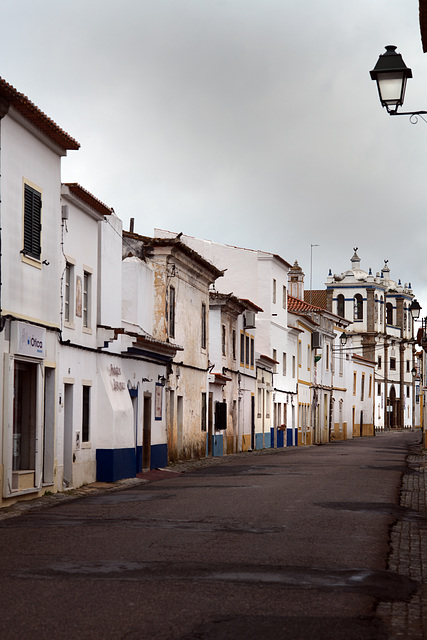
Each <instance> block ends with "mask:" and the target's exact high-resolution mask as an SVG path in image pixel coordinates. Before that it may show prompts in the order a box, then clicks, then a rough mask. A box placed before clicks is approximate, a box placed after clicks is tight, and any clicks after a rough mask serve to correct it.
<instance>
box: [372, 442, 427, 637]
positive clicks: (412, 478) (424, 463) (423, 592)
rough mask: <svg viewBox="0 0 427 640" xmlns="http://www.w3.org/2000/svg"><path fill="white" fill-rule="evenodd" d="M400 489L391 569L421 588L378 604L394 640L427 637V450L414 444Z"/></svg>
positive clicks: (393, 534) (389, 563)
mask: <svg viewBox="0 0 427 640" xmlns="http://www.w3.org/2000/svg"><path fill="white" fill-rule="evenodd" d="M407 465H408V470H407V472H406V473H405V474H404V475H403V478H402V486H401V490H400V508H401V516H400V517H399V518H398V520H397V522H396V523H395V524H394V525H393V527H392V529H391V534H390V554H389V559H388V569H389V571H394V572H395V573H398V574H399V575H402V576H406V577H409V578H412V580H415V581H416V582H417V583H418V584H419V587H418V589H417V591H416V593H415V594H414V595H413V596H412V597H411V598H410V600H409V601H408V602H404V601H398V602H381V603H380V604H379V605H378V607H377V615H379V616H380V617H381V618H382V620H383V622H384V624H385V625H386V626H388V628H389V634H390V635H389V638H390V640H395V639H398V638H407V639H410V640H419V639H422V638H427V451H425V450H423V449H422V446H421V445H415V446H413V447H411V452H410V454H409V456H408V458H407Z"/></svg>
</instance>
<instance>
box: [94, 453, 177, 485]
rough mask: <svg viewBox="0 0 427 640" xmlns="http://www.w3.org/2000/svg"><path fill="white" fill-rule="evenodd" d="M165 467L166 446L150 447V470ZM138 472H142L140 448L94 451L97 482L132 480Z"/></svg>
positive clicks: (166, 457) (166, 463)
mask: <svg viewBox="0 0 427 640" xmlns="http://www.w3.org/2000/svg"><path fill="white" fill-rule="evenodd" d="M167 466H168V447H167V445H166V444H154V445H152V446H151V459H150V469H157V468H158V467H167ZM140 471H142V447H138V448H137V450H136V451H135V449H134V447H129V448H127V449H97V450H96V479H97V480H98V482H117V480H123V479H124V478H134V477H135V476H136V474H137V473H139V472H140Z"/></svg>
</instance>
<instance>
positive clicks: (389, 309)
mask: <svg viewBox="0 0 427 640" xmlns="http://www.w3.org/2000/svg"><path fill="white" fill-rule="evenodd" d="M385 308H386V322H387V324H393V305H392V304H391V302H387V304H386V306H385Z"/></svg>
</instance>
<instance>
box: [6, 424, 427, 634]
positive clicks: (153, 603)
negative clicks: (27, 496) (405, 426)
mask: <svg viewBox="0 0 427 640" xmlns="http://www.w3.org/2000/svg"><path fill="white" fill-rule="evenodd" d="M419 437H420V435H419V433H417V434H414V433H411V432H406V433H402V432H400V433H391V434H383V435H379V436H377V437H375V438H361V439H356V440H351V441H347V442H344V443H332V444H328V445H324V446H320V447H307V448H303V447H299V448H290V449H284V450H278V451H273V452H269V453H260V452H256V453H254V454H250V453H248V454H243V455H241V456H233V457H232V458H230V459H229V460H225V461H221V464H216V465H214V464H213V465H211V466H205V467H203V468H200V469H197V470H192V471H186V472H185V473H181V474H179V475H177V474H174V473H170V472H164V473H163V474H159V476H157V477H161V478H162V479H161V480H158V481H152V482H147V483H144V482H142V483H140V484H138V485H135V486H132V487H129V488H127V489H124V490H121V491H115V492H99V493H94V494H88V495H87V496H86V497H83V498H78V499H69V500H66V501H63V502H58V503H57V504H56V503H55V502H52V503H51V504H52V505H53V506H42V507H41V508H40V507H38V508H34V509H29V510H28V511H27V512H26V513H23V514H21V515H17V516H15V517H8V518H5V519H2V520H1V521H0V540H1V549H2V554H1V558H0V569H1V576H2V588H1V595H0V607H1V611H2V615H1V616H0V636H1V638H2V639H3V640H9V639H12V638H17V639H18V638H19V639H20V640H21V639H22V638H26V637H28V638H33V639H39V638H40V639H41V638H46V639H47V638H49V639H52V638H55V639H58V640H60V639H68V638H81V639H84V640H89V639H95V638H96V639H98V638H99V639H101V638H102V639H110V638H111V639H123V640H136V639H140V638H159V639H187V640H196V639H206V640H214V639H215V640H222V639H226V638H233V639H236V638H244V639H245V640H252V639H255V638H256V639H257V640H260V639H262V638H271V639H276V638H279V639H281V638H286V639H288V638H289V639H292V640H293V639H296V640H299V639H305V638H312V637H315V638H316V640H326V639H328V640H330V639H332V638H343V639H344V638H345V639H346V640H351V639H356V638H357V639H358V640H359V639H360V638H363V639H364V640H367V639H370V638H372V639H374V638H389V637H390V638H391V637H393V636H392V631H391V630H390V629H389V628H388V627H387V624H388V618H389V617H390V611H391V609H392V608H393V607H394V611H395V613H396V611H397V609H396V606H397V605H400V604H403V605H404V603H405V602H409V601H410V600H411V598H413V597H414V596H415V595H416V594H417V592H419V591H420V586H421V581H422V575H421V574H420V576H419V579H418V580H415V579H413V578H412V577H410V574H405V572H402V571H399V570H398V563H397V564H396V565H395V569H394V570H390V569H389V568H388V561H389V560H388V559H389V557H392V554H391V553H390V551H391V550H390V545H389V542H390V539H393V536H392V531H393V526H394V527H396V524H399V522H401V521H402V520H403V521H404V522H406V523H409V524H410V523H411V522H417V523H418V524H419V522H421V523H424V525H423V526H424V527H425V523H426V513H425V512H424V513H421V514H420V513H419V512H418V514H414V513H412V512H411V511H410V508H409V507H410V505H409V507H408V509H407V510H406V512H405V511H404V509H403V507H402V506H401V505H400V502H399V501H400V489H401V481H402V477H403V474H404V473H405V471H407V467H406V458H407V456H408V453H409V447H410V446H413V445H414V444H416V443H417V442H418V440H419ZM176 469H179V466H178V467H177V468H176ZM412 473H416V472H412ZM154 478H156V476H155V474H154ZM424 500H425V494H424ZM408 504H409V503H408ZM418 524H417V526H418ZM381 603H382V604H381ZM384 603H388V604H384ZM378 605H379V606H378ZM420 606H421V605H420ZM387 607H388V608H387ZM377 608H378V612H377ZM396 615H397V614H396ZM405 624H406V623H405ZM420 633H421V631H420ZM414 634H415V632H414ZM406 637H411V638H417V637H420V638H421V637H423V636H422V635H419V636H418V635H416V634H415V635H408V636H406Z"/></svg>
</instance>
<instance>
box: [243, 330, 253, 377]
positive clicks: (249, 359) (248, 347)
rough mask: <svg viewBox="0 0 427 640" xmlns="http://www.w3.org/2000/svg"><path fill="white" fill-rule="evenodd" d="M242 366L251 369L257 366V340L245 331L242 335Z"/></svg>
mask: <svg viewBox="0 0 427 640" xmlns="http://www.w3.org/2000/svg"><path fill="white" fill-rule="evenodd" d="M240 364H241V365H242V366H245V367H247V368H249V366H250V367H251V369H253V368H254V365H255V340H254V337H253V336H249V335H248V334H247V333H245V332H244V331H242V332H241V334H240Z"/></svg>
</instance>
